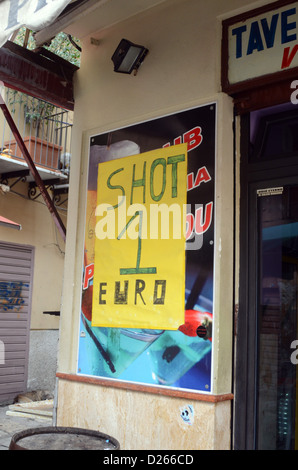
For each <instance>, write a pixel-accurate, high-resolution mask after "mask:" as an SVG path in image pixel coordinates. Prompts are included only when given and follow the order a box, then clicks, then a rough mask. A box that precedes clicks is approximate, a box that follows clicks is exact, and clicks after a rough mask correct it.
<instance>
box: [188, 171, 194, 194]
mask: <svg viewBox="0 0 298 470" xmlns="http://www.w3.org/2000/svg"><path fill="white" fill-rule="evenodd" d="M193 178H194V174H193V173H189V174H188V175H187V191H189V190H190V189H192V188H193Z"/></svg>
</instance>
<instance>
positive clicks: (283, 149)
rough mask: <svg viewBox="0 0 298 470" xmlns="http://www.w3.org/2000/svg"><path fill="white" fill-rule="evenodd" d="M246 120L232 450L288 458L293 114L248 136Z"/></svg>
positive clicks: (294, 226)
mask: <svg viewBox="0 0 298 470" xmlns="http://www.w3.org/2000/svg"><path fill="white" fill-rule="evenodd" d="M252 118H253V116H251V115H250V116H245V117H244V118H243V119H242V130H243V133H242V149H241V151H242V153H241V157H242V156H243V162H242V164H241V191H242V195H241V204H240V276H239V316H238V328H237V335H236V373H235V421H234V448H235V449H259V450H292V449H298V439H297V436H298V411H297V410H298V389H297V384H298V382H297V378H298V375H297V364H298V360H297V358H298V341H297V340H298V330H297V326H298V321H297V315H298V145H297V142H298V140H297V136H298V132H297V129H298V127H297V126H295V121H296V120H297V122H298V111H296V110H295V111H294V113H293V110H286V111H283V112H280V110H278V111H277V110H276V109H275V108H274V109H273V110H271V112H267V113H266V116H265V117H263V118H262V119H260V120H259V121H258V125H257V126H255V128H254V134H253V133H252V128H251V126H252V124H255V123H254V121H253V119H252ZM253 135H254V138H253V139H252V136H253ZM296 351H297V352H296ZM296 428H297V429H296Z"/></svg>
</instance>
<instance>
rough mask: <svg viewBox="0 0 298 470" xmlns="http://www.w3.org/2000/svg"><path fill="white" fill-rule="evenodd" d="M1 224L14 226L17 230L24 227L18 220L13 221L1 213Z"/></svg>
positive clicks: (9, 226)
mask: <svg viewBox="0 0 298 470" xmlns="http://www.w3.org/2000/svg"><path fill="white" fill-rule="evenodd" d="M0 226H3V227H8V228H14V229H16V230H21V229H22V226H21V225H20V224H17V223H16V222H13V221H12V220H9V219H6V218H5V217H2V216H1V215H0Z"/></svg>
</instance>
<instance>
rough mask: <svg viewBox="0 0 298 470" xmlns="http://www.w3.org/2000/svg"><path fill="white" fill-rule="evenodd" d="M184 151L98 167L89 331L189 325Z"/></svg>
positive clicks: (156, 153)
mask: <svg viewBox="0 0 298 470" xmlns="http://www.w3.org/2000/svg"><path fill="white" fill-rule="evenodd" d="M186 181H187V145H186V144H181V145H175V146H171V147H167V148H163V149H158V150H154V151H150V152H146V153H143V154H139V155H134V156H131V157H125V158H121V159H118V160H112V161H108V162H104V163H100V164H99V165H98V187H97V207H96V212H95V215H96V225H95V235H96V236H95V259H94V280H93V301H92V326H106V327H116V328H117V327H122V328H145V329H168V330H176V329H178V327H179V326H180V325H182V324H183V323H184V302H185V297H184V294H185V228H186V215H185V213H186Z"/></svg>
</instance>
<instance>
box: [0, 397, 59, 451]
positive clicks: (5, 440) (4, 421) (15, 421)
mask: <svg viewBox="0 0 298 470" xmlns="http://www.w3.org/2000/svg"><path fill="white" fill-rule="evenodd" d="M8 410H9V405H7V406H2V405H0V450H9V449H8V448H9V444H10V441H11V438H12V436H13V435H14V434H16V433H17V432H20V431H24V430H26V429H29V428H39V427H41V426H52V423H51V421H49V420H45V419H40V418H27V417H23V416H8V415H7V414H6V412H7V411H8Z"/></svg>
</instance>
